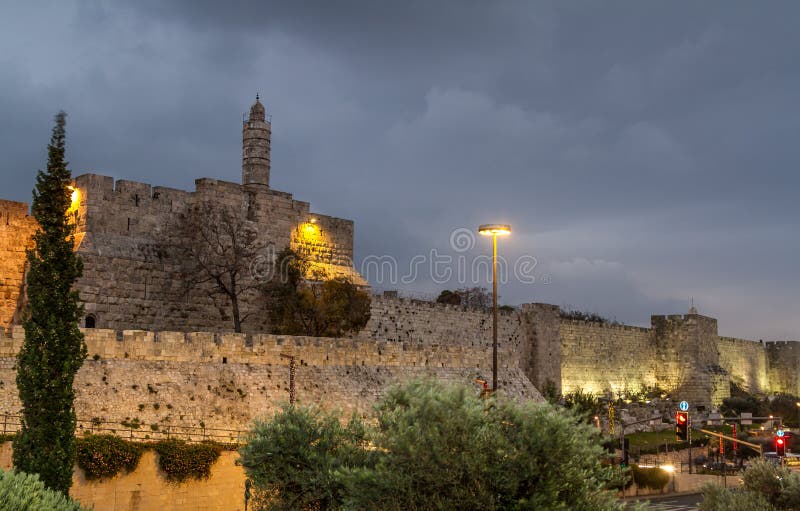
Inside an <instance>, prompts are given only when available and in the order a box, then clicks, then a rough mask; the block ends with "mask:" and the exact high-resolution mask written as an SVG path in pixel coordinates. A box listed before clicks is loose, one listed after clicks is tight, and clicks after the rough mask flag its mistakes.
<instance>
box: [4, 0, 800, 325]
mask: <svg viewBox="0 0 800 511" xmlns="http://www.w3.org/2000/svg"><path fill="white" fill-rule="evenodd" d="M799 20H800V3H798V2H795V1H785V2H780V1H765V2H751V1H727V0H726V1H717V2H711V1H709V2H695V1H691V2H688V1H687V2H642V1H634V0H630V1H624V2H621V1H604V2H595V1H577V0H576V1H558V2H556V1H553V2H527V1H526V2H511V1H497V2H490V1H462V2H456V1H428V0H424V1H423V0H420V1H409V0H404V1H385V2H381V1H366V0H365V1H362V2H354V1H327V0H319V1H302V2H289V1H287V2H280V3H277V2H268V1H258V2H255V1H254V2H233V1H224V2H223V1H198V0H193V1H188V0H187V1H185V2H178V1H172V2H168V1H161V0H151V1H137V2H127V3H126V4H122V3H119V4H115V3H113V2H72V1H54V2H49V3H45V2H39V1H35V0H32V1H29V2H11V1H10V0H6V1H3V2H2V4H1V6H0V154H2V163H1V164H0V165H1V168H2V176H3V180H2V183H3V188H2V190H0V196H2V197H3V198H8V199H15V200H22V201H29V200H30V190H31V188H32V185H33V176H34V171H35V170H36V169H37V168H40V167H42V166H43V164H44V161H45V145H46V142H47V139H48V136H49V131H50V128H51V126H52V116H53V114H54V113H55V112H56V111H57V110H58V109H60V108H63V109H65V110H66V111H67V112H68V114H69V119H68V126H67V128H68V156H69V159H70V161H71V162H72V170H73V173H74V174H81V173H84V172H97V173H103V174H107V175H112V176H115V177H118V178H126V179H131V180H138V181H144V182H150V183H154V184H161V185H165V186H173V187H180V188H185V189H191V188H192V187H193V180H194V178H196V177H201V176H208V177H215V178H219V179H226V180H230V181H238V180H239V179H240V176H241V168H240V157H241V145H240V144H241V128H240V126H241V125H240V122H241V119H242V117H241V116H242V113H243V112H244V111H246V110H247V109H248V107H249V105H250V104H251V103H252V100H253V97H254V95H255V93H256V92H260V93H261V95H262V97H263V98H264V102H265V103H266V105H267V109H268V112H269V113H271V114H272V121H273V153H272V158H273V159H272V162H273V167H272V186H273V188H276V189H279V190H284V191H288V192H292V193H294V195H295V197H296V198H298V199H301V200H308V201H310V202H311V203H312V208H313V209H314V210H316V211H319V212H323V213H327V214H332V215H336V216H343V217H347V218H352V219H353V220H355V223H356V258H357V261H356V264H357V265H359V264H361V262H362V261H363V260H364V258H366V257H368V256H384V255H385V256H392V257H394V258H396V259H397V261H398V264H399V265H400V273H401V274H404V273H406V272H407V269H408V266H409V264H410V263H411V261H413V260H414V259H413V258H414V257H415V256H417V255H421V256H425V257H426V258H429V257H430V251H431V250H436V251H437V253H439V254H442V255H448V254H449V255H450V256H451V257H454V259H453V261H454V262H453V264H457V261H458V257H459V256H464V257H466V258H467V259H468V260H471V258H473V257H475V256H479V255H482V254H486V253H488V251H489V250H490V244H489V242H488V240H487V239H483V238H482V239H478V240H477V241H476V243H475V244H474V246H473V247H472V248H470V249H469V250H466V251H464V252H459V251H458V250H453V249H452V248H451V247H450V244H451V243H450V242H451V233H453V232H454V231H455V230H457V229H460V228H469V229H472V230H474V228H475V227H476V226H477V225H478V224H479V223H484V222H492V221H505V222H509V223H511V224H512V226H513V229H514V233H513V235H512V236H511V237H509V238H505V239H503V240H502V241H501V242H500V250H501V254H503V255H506V256H507V257H508V259H509V260H510V261H511V262H512V263H513V262H514V261H515V260H518V259H519V258H520V257H521V256H534V257H535V258H536V260H537V264H536V266H535V268H534V269H533V274H534V276H535V278H536V282H535V283H532V284H531V283H524V282H519V281H518V279H515V278H514V276H513V274H512V275H510V276H509V279H508V282H506V283H504V284H503V285H502V286H501V295H502V299H501V300H502V301H504V302H506V303H512V304H516V303H521V302H526V301H544V302H550V303H555V304H559V305H571V306H572V307H578V308H582V309H585V310H590V311H595V312H598V313H601V314H604V315H608V316H612V317H616V318H617V319H619V320H624V321H626V322H630V323H636V324H648V323H649V316H650V314H660V313H682V312H685V311H686V309H687V308H688V305H689V300H690V297H694V300H695V303H696V305H697V306H698V308H699V309H700V312H701V313H705V314H708V315H712V316H715V317H717V318H719V320H720V331H721V333H723V334H728V335H736V336H745V337H749V338H755V339H758V338H763V339H770V340H771V339H797V338H798V337H800V315H799V314H798V312H800V296H798V288H800V286H798V284H800V272H799V271H798V269H797V264H798V261H800V240H798V235H797V233H798V223H799V222H798V218H800V206H798V199H797V195H798V192H800V177H798V170H800V169H798V161H800V31H798V21H799ZM404 269H405V271H404ZM384 280H386V278H384ZM407 280H409V279H407ZM374 284H375V287H376V288H401V289H405V290H408V291H409V292H414V293H418V294H422V295H424V294H432V293H436V292H438V291H439V290H441V289H443V288H444V287H451V288H452V287H458V286H460V285H461V284H460V283H459V282H458V279H457V278H456V277H455V276H454V277H453V280H452V281H450V282H449V283H447V284H440V283H435V282H433V281H432V280H431V277H430V275H428V272H425V271H423V272H421V274H420V275H419V276H418V277H417V278H416V279H414V281H413V282H410V283H403V282H400V283H397V284H394V283H392V282H382V283H381V282H374ZM464 284H469V282H465V283H464Z"/></svg>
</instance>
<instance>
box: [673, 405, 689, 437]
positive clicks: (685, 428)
mask: <svg viewBox="0 0 800 511" xmlns="http://www.w3.org/2000/svg"><path fill="white" fill-rule="evenodd" d="M675 436H677V438H678V441H679V442H688V441H689V412H676V413H675Z"/></svg>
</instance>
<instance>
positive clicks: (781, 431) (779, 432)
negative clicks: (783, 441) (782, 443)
mask: <svg viewBox="0 0 800 511" xmlns="http://www.w3.org/2000/svg"><path fill="white" fill-rule="evenodd" d="M775 434H776V435H778V436H783V435H784V432H783V430H782V429H779V430H778V431H777V432H776V433H775Z"/></svg>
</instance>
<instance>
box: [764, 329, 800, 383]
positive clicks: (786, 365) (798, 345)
mask: <svg viewBox="0 0 800 511" xmlns="http://www.w3.org/2000/svg"><path fill="white" fill-rule="evenodd" d="M765 344H766V351H767V362H768V364H767V365H768V369H767V374H768V379H769V385H770V388H771V390H773V391H774V392H787V393H789V394H793V395H795V396H797V395H800V342H797V341H795V342H768V343H765Z"/></svg>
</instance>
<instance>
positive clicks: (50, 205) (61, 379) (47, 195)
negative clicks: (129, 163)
mask: <svg viewBox="0 0 800 511" xmlns="http://www.w3.org/2000/svg"><path fill="white" fill-rule="evenodd" d="M55 120H56V125H55V127H54V128H53V134H52V137H51V139H50V145H49V146H48V161H47V169H46V170H45V171H44V172H42V171H39V172H38V174H37V176H36V189H35V190H34V192H33V206H32V211H33V217H34V218H35V219H36V221H37V222H38V225H39V228H38V229H37V231H36V233H35V234H34V235H33V241H34V247H33V248H32V249H30V250H28V252H27V263H28V267H29V269H28V274H27V288H26V292H27V298H28V302H27V307H26V309H25V312H24V316H23V325H24V328H25V341H24V343H23V345H22V348H21V349H20V351H19V354H18V363H17V388H18V389H19V397H20V401H22V425H21V429H20V432H19V434H18V435H17V438H16V440H15V441H14V466H15V467H16V468H17V469H18V470H21V471H23V472H26V473H31V474H38V475H39V477H40V478H41V480H42V482H43V483H44V484H45V486H47V487H48V488H51V489H54V490H57V491H60V492H62V493H64V494H67V493H68V492H69V488H70V486H71V485H72V467H73V465H74V463H75V425H76V417H75V406H74V401H75V391H74V389H73V382H74V380H75V374H76V373H77V372H78V369H80V367H81V365H82V364H83V361H84V359H85V358H86V345H85V343H84V340H83V334H81V331H80V329H79V328H78V321H79V320H80V317H81V316H82V314H83V309H82V307H81V305H80V303H79V302H78V293H77V291H75V290H74V289H73V284H74V283H75V281H76V280H77V279H78V277H80V276H81V273H82V271H83V264H82V262H81V259H80V258H79V257H78V255H77V254H76V253H75V251H74V234H75V222H74V218H72V217H71V215H70V206H71V201H72V190H71V176H70V171H69V170H68V169H67V162H66V161H65V160H64V153H65V125H66V114H64V112H60V113H59V114H58V115H56V119H55Z"/></svg>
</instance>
